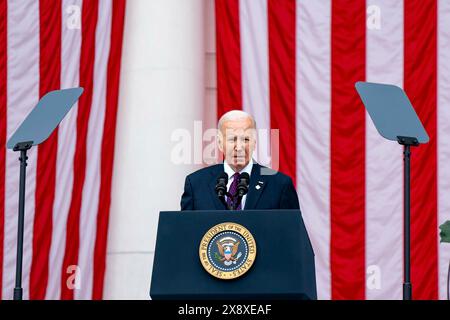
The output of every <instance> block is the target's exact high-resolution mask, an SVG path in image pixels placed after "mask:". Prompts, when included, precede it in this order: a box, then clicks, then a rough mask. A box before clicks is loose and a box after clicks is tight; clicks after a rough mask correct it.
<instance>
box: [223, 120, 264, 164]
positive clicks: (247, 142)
mask: <svg viewBox="0 0 450 320" xmlns="http://www.w3.org/2000/svg"><path fill="white" fill-rule="evenodd" d="M218 142H219V149H220V151H221V152H222V153H223V154H224V155H225V159H226V161H227V163H228V164H229V165H230V167H231V168H232V169H233V170H234V171H240V170H242V169H243V168H244V167H245V166H246V165H247V164H248V163H249V162H250V159H251V158H252V155H253V151H254V150H255V146H256V132H255V129H254V128H253V123H252V120H251V119H250V118H243V119H239V120H228V121H225V122H224V123H223V124H222V128H220V131H219V139H218Z"/></svg>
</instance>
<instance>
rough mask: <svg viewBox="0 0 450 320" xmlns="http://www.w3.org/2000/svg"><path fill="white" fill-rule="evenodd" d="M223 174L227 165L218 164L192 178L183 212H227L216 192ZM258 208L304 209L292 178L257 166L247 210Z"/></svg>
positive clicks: (252, 174) (190, 176) (250, 187)
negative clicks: (301, 207)
mask: <svg viewBox="0 0 450 320" xmlns="http://www.w3.org/2000/svg"><path fill="white" fill-rule="evenodd" d="M223 171H224V169H223V164H216V165H213V166H210V167H207V168H203V169H200V170H198V171H196V172H194V173H191V174H190V175H188V176H187V177H186V181H185V185H184V193H183V195H182V197H181V210H226V209H227V208H226V207H225V205H224V204H223V203H222V202H221V201H220V200H219V198H218V197H217V194H216V191H215V186H216V183H217V178H218V177H219V175H220V174H221V173H222V172H223ZM268 173H269V174H268ZM257 186H259V187H257ZM254 209H259V210H270V209H300V205H299V202H298V196H297V192H296V191H295V187H294V184H293V183H292V179H291V178H290V177H288V176H287V175H285V174H283V173H281V172H277V171H274V170H272V169H269V168H267V167H264V166H261V165H259V164H257V163H253V168H252V173H251V175H250V186H249V189H248V194H247V199H246V200H245V207H244V210H254Z"/></svg>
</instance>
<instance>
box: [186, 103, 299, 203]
mask: <svg viewBox="0 0 450 320" xmlns="http://www.w3.org/2000/svg"><path fill="white" fill-rule="evenodd" d="M217 138H218V139H217V141H218V147H219V150H220V151H221V152H222V153H223V154H224V156H225V160H224V163H222V164H216V165H213V166H210V167H207V168H203V169H200V170H198V171H196V172H194V173H192V174H190V175H188V176H187V177H186V181H185V185H184V193H183V195H182V197H181V210H225V209H227V207H226V205H225V204H224V203H223V202H221V201H220V200H219V198H218V196H217V194H216V190H215V186H216V184H217V179H218V178H219V176H220V175H221V174H223V172H226V173H227V175H228V177H229V179H228V185H227V190H228V193H229V194H231V195H232V196H234V195H235V192H236V186H237V184H238V182H239V179H240V174H242V173H243V172H247V173H248V174H249V175H250V184H249V188H248V193H247V195H244V197H243V198H242V201H241V204H240V205H239V207H238V210H240V209H245V210H250V209H261V210H263V209H300V206H299V201H298V196H297V192H296V190H295V187H294V184H293V183H292V180H291V178H290V177H288V176H287V175H285V174H283V173H281V172H276V171H274V170H271V169H269V168H267V167H264V166H261V165H259V164H258V163H256V162H255V161H254V160H253V159H252V155H253V151H254V150H255V146H256V123H255V120H254V119H253V117H252V116H250V115H249V114H248V113H246V112H243V111H239V110H233V111H230V112H227V113H226V114H224V115H223V116H222V117H221V118H220V120H219V124H218V136H217ZM231 198H233V197H228V196H227V197H226V201H227V202H228V203H230V202H231V201H232V199H231Z"/></svg>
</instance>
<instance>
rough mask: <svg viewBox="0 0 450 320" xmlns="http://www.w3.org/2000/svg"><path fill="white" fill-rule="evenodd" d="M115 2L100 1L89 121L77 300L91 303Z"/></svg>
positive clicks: (81, 216)
mask: <svg viewBox="0 0 450 320" xmlns="http://www.w3.org/2000/svg"><path fill="white" fill-rule="evenodd" d="M111 18H112V2H111V1H110V0H100V2H99V8H98V22H97V29H96V35H95V38H96V41H95V65H94V93H93V97H92V107H91V113H90V117H89V124H88V134H87V147H86V148H87V150H86V151H87V153H86V159H87V162H86V178H85V181H84V188H83V198H82V203H81V211H80V249H79V258H78V265H79V267H80V272H81V279H80V280H81V281H80V289H77V290H75V299H91V298H92V285H93V269H94V245H95V239H96V231H97V212H98V201H99V198H98V197H99V192H100V161H101V150H102V138H103V124H104V119H105V109H106V84H107V81H106V76H107V67H108V58H109V48H110V38H111Z"/></svg>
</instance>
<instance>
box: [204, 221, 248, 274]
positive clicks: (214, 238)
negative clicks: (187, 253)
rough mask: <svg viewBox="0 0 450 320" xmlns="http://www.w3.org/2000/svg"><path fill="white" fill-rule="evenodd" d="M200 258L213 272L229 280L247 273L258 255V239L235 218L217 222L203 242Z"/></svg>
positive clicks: (211, 272) (206, 268)
mask: <svg viewBox="0 0 450 320" xmlns="http://www.w3.org/2000/svg"><path fill="white" fill-rule="evenodd" d="M199 255H200V261H201V263H202V265H203V268H205V270H206V271H207V272H208V273H209V274H211V275H212V276H214V277H216V278H219V279H224V280H230V279H235V278H238V277H240V276H242V275H243V274H244V273H246V272H247V271H248V270H249V269H250V268H251V266H252V265H253V262H254V261H255V257H256V242H255V239H254V238H253V235H252V234H251V233H250V231H248V230H247V229H246V228H245V227H243V226H241V225H240V224H237V223H234V222H224V223H221V224H218V225H216V226H214V227H212V228H211V229H209V230H208V232H206V234H205V235H204V237H203V239H202V240H201V242H200V248H199Z"/></svg>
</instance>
